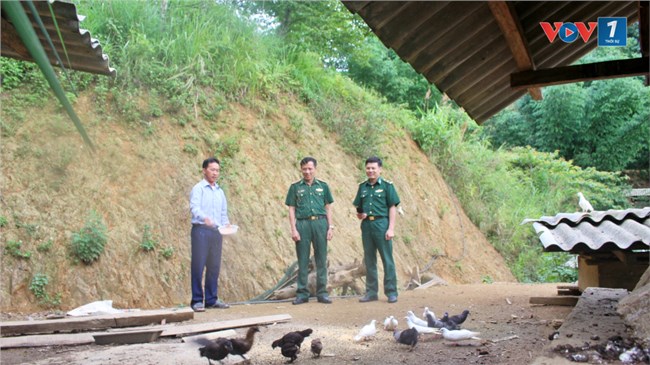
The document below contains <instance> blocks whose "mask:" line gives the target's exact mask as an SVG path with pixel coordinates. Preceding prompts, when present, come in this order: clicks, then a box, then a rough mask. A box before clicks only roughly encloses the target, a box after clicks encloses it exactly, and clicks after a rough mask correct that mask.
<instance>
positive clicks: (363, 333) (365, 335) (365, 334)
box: [354, 319, 377, 342]
mask: <svg viewBox="0 0 650 365" xmlns="http://www.w3.org/2000/svg"><path fill="white" fill-rule="evenodd" d="M376 324H377V321H376V320H374V319H373V320H372V321H370V323H369V324H367V325H365V326H363V327H361V330H360V331H359V334H358V335H356V336H354V341H355V342H361V341H368V340H370V339H372V338H373V337H375V335H376V334H377V327H376V326H375V325H376Z"/></svg>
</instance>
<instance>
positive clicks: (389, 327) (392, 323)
mask: <svg viewBox="0 0 650 365" xmlns="http://www.w3.org/2000/svg"><path fill="white" fill-rule="evenodd" d="M397 325H398V323H397V318H395V317H393V316H388V317H386V319H384V329H385V330H386V331H391V332H392V331H393V330H395V329H397Z"/></svg>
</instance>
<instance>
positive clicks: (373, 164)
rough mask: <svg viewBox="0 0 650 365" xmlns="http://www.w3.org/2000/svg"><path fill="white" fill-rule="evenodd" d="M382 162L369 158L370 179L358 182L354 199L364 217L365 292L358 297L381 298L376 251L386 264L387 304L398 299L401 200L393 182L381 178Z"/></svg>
mask: <svg viewBox="0 0 650 365" xmlns="http://www.w3.org/2000/svg"><path fill="white" fill-rule="evenodd" d="M381 165H382V162H381V159H380V158H379V157H375V156H373V157H369V158H368V159H367V160H366V176H367V177H368V180H366V181H364V182H362V183H361V184H359V190H357V195H356V197H355V198H354V201H353V202H352V204H354V206H356V207H357V218H359V219H361V220H362V221H361V239H362V241H363V262H364V264H365V265H366V295H365V296H363V297H362V298H361V299H359V301H360V302H362V303H365V302H371V301H375V300H378V295H377V293H378V290H379V289H378V278H377V276H378V275H377V251H379V257H381V261H382V263H383V264H384V294H385V295H386V296H387V297H388V303H395V302H397V274H396V273H395V261H394V260H393V237H395V231H394V230H395V217H396V215H397V205H398V204H399V203H400V201H399V197H398V196H397V191H396V190H395V187H394V186H393V183H392V182H390V181H387V180H384V179H382V178H381Z"/></svg>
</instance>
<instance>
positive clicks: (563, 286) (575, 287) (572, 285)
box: [557, 284, 578, 290]
mask: <svg viewBox="0 0 650 365" xmlns="http://www.w3.org/2000/svg"><path fill="white" fill-rule="evenodd" d="M557 288H558V289H575V290H578V286H577V285H575V284H569V285H558V286H557Z"/></svg>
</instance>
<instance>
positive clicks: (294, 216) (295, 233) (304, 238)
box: [284, 157, 334, 304]
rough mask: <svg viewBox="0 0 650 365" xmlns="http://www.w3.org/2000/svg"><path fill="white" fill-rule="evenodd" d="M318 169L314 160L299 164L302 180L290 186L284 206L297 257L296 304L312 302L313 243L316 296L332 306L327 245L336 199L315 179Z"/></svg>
mask: <svg viewBox="0 0 650 365" xmlns="http://www.w3.org/2000/svg"><path fill="white" fill-rule="evenodd" d="M316 165H317V162H316V159H315V158H313V157H305V158H303V159H302V160H301V161H300V170H301V171H302V177H303V178H302V179H301V180H299V181H297V182H295V183H293V184H291V186H290V187H289V192H288V193H287V199H286V200H285V202H284V203H285V204H286V205H287V206H289V224H290V226H291V238H292V239H293V240H294V242H295V243H296V256H297V257H298V290H297V291H296V299H295V300H294V301H293V304H303V303H307V302H308V301H309V289H307V275H308V274H309V251H310V246H311V244H312V243H313V244H314V258H315V260H316V291H317V292H316V296H317V298H318V302H320V303H325V304H330V303H332V301H331V300H330V298H329V295H328V293H327V241H328V240H331V239H332V234H333V227H332V212H331V209H330V204H332V203H333V202H334V199H333V198H332V193H331V192H330V188H329V186H328V185H327V183H325V182H324V181H321V180H318V179H316Z"/></svg>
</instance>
